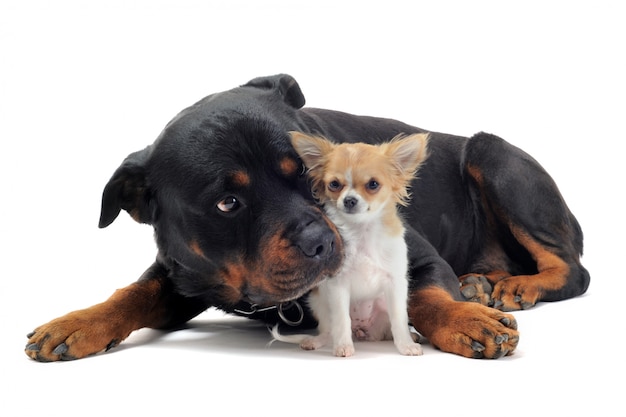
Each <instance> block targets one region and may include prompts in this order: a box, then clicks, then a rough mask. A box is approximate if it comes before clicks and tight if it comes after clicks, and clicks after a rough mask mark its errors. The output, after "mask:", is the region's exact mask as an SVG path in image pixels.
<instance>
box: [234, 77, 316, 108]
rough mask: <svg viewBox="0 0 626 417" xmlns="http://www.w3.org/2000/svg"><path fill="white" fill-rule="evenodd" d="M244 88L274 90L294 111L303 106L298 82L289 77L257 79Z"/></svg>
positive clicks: (302, 95)
mask: <svg viewBox="0 0 626 417" xmlns="http://www.w3.org/2000/svg"><path fill="white" fill-rule="evenodd" d="M245 85H246V86H250V87H258V88H264V89H268V90H270V89H273V90H276V91H277V92H278V93H280V95H281V96H282V97H283V100H285V103H287V104H289V105H290V106H291V107H294V108H296V109H299V108H301V107H302V106H304V103H305V100H304V94H302V90H300V86H299V85H298V82H297V81H296V80H295V78H293V77H292V76H291V75H287V74H278V75H272V76H269V77H258V78H255V79H253V80H251V81H249V82H248V83H247V84H245Z"/></svg>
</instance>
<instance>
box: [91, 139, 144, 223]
mask: <svg viewBox="0 0 626 417" xmlns="http://www.w3.org/2000/svg"><path fill="white" fill-rule="evenodd" d="M151 150H152V149H151V147H148V148H146V149H144V150H142V151H139V152H135V153H132V154H130V155H128V157H127V158H126V159H125V160H124V162H122V165H120V167H119V168H118V169H117V170H116V171H115V173H114V174H113V176H112V177H111V179H110V180H109V182H108V183H107V185H106V186H105V187H104V191H103V192H102V211H101V212H100V223H99V227H100V228H104V227H107V226H108V225H110V224H111V223H113V221H114V220H115V219H116V218H117V216H118V215H119V213H120V210H121V209H124V210H126V211H127V212H128V213H129V214H130V215H131V217H132V218H133V219H135V220H136V221H137V222H139V223H148V224H151V223H152V222H153V220H154V212H155V210H154V202H153V198H152V192H151V191H150V187H149V186H148V183H147V178H146V163H147V160H148V157H149V155H150V153H151Z"/></svg>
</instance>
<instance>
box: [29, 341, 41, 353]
mask: <svg viewBox="0 0 626 417" xmlns="http://www.w3.org/2000/svg"><path fill="white" fill-rule="evenodd" d="M25 349H26V350H30V351H31V352H39V349H40V347H39V345H38V344H37V343H30V344H28V345H26V348H25Z"/></svg>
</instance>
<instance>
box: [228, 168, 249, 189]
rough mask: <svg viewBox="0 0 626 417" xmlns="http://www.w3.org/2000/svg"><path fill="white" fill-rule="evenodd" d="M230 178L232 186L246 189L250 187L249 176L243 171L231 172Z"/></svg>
mask: <svg viewBox="0 0 626 417" xmlns="http://www.w3.org/2000/svg"><path fill="white" fill-rule="evenodd" d="M230 178H231V180H232V181H233V184H234V185H236V186H238V187H247V186H249V185H250V176H249V175H248V173H247V172H245V171H243V170H240V171H235V172H233V173H232V174H231V176H230Z"/></svg>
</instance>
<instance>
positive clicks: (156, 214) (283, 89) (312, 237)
mask: <svg viewBox="0 0 626 417" xmlns="http://www.w3.org/2000/svg"><path fill="white" fill-rule="evenodd" d="M303 104H304V97H303V96H302V93H301V92H300V89H299V87H298V85H297V84H296V82H295V80H293V78H291V77H289V76H286V75H280V76H275V77H267V78H260V79H255V80H253V81H251V82H250V83H248V84H246V85H244V86H242V87H239V88H235V89H233V90H229V91H226V92H223V93H218V94H214V95H212V96H209V97H207V98H205V99H203V100H202V101H200V102H198V103H196V104H195V105H193V106H191V107H189V108H188V109H186V110H184V111H182V112H181V113H180V114H179V115H178V116H176V117H175V118H174V119H173V120H172V121H171V122H170V123H169V124H168V125H167V126H166V128H165V129H164V131H163V132H162V133H161V135H160V136H159V138H158V139H157V140H156V141H155V143H154V144H152V145H150V146H149V147H148V148H146V149H144V150H142V151H139V152H135V153H133V154H131V155H129V156H128V157H127V158H126V159H125V160H124V162H123V163H122V165H121V166H120V167H119V168H118V169H117V171H116V172H115V173H114V174H113V177H112V178H111V180H110V181H109V183H108V184H107V185H106V187H105V189H104V193H103V199H102V213H101V218H100V227H106V226H108V225H109V224H111V223H112V222H113V221H114V220H115V218H116V217H117V215H118V214H119V212H120V210H121V209H124V210H126V211H127V212H128V213H129V214H130V215H131V216H132V217H133V218H134V219H135V220H137V221H138V222H141V223H148V224H151V225H153V227H154V229H155V236H156V240H157V245H158V248H159V259H160V261H161V262H162V263H164V264H165V265H166V266H167V267H168V268H169V270H170V275H171V279H172V281H173V282H174V285H176V286H177V290H178V291H179V292H180V293H182V294H184V295H187V296H194V297H205V298H206V299H207V302H209V303H211V304H213V305H218V306H229V305H231V306H232V305H234V304H236V303H238V302H239V301H247V302H250V303H254V304H259V305H268V304H274V303H278V302H283V301H287V300H291V299H294V298H297V297H299V296H301V295H303V294H304V293H305V292H307V291H308V290H309V289H311V288H312V287H313V286H315V285H316V284H318V283H319V282H320V281H321V280H322V279H323V278H324V277H326V276H327V275H329V274H331V273H332V272H334V271H335V270H336V269H337V268H338V267H339V265H340V262H341V259H342V254H343V251H342V243H341V239H340V237H339V235H338V233H337V230H336V229H335V227H334V226H333V225H332V223H330V222H329V221H328V220H327V218H326V217H325V216H324V214H323V213H322V211H320V209H319V208H318V207H316V206H315V204H314V201H313V199H312V197H311V192H310V189H309V187H308V185H307V182H306V178H305V176H304V174H303V173H304V170H303V167H302V164H301V162H300V160H299V159H298V157H297V154H296V153H295V151H294V150H293V148H292V147H291V145H290V141H289V135H288V133H287V132H288V131H289V130H294V129H298V126H297V124H296V122H295V120H296V119H297V118H296V117H295V116H294V114H295V111H296V110H297V109H298V108H299V107H301V106H302V105H303Z"/></svg>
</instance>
